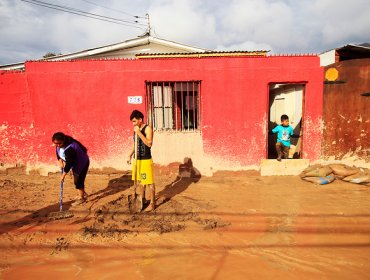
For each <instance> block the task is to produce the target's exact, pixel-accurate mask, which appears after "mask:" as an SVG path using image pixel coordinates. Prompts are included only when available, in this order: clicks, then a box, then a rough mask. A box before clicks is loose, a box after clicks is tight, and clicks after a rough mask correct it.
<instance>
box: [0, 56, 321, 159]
mask: <svg viewBox="0 0 370 280" xmlns="http://www.w3.org/2000/svg"><path fill="white" fill-rule="evenodd" d="M322 77H323V70H322V68H320V66H319V58H318V57H315V56H293V57H290V56H284V57H279V56H277V57H244V58H243V57H217V58H178V59H142V60H96V61H68V62H27V63H26V71H25V73H5V74H3V73H2V74H1V75H0V106H1V107H0V109H1V120H0V125H1V124H6V125H7V127H6V128H5V127H4V126H3V130H4V131H8V132H7V136H5V134H3V133H2V135H1V136H0V141H3V142H4V141H7V139H8V138H9V134H14V133H20V132H16V131H13V130H14V129H20V130H23V131H24V132H23V133H25V136H24V138H22V139H23V140H24V141H23V140H22V141H23V142H22V143H21V142H12V143H11V144H9V146H8V148H13V149H14V151H15V154H16V155H17V160H19V159H20V160H21V161H23V162H29V163H35V162H38V163H40V162H41V163H49V162H51V161H53V160H54V158H53V149H52V147H51V140H50V138H51V135H52V134H53V133H54V132H56V131H64V132H66V133H68V134H71V135H72V136H74V137H75V138H77V139H79V140H80V141H81V142H82V143H84V144H85V145H86V146H88V148H89V151H90V152H89V153H90V157H91V158H92V159H94V160H95V161H97V162H99V161H104V160H105V159H107V158H110V157H112V156H114V155H115V154H117V153H119V152H124V151H125V150H127V149H128V147H129V145H130V144H131V141H132V139H131V134H132V127H131V123H130V121H129V115H130V113H131V111H132V110H133V109H139V110H142V111H144V112H145V107H144V104H143V105H140V106H137V105H131V104H128V102H127V97H128V96H132V95H141V96H143V97H145V81H146V80H150V81H187V80H201V81H202V82H201V83H202V84H201V118H202V123H201V126H202V129H201V131H202V138H203V145H204V151H205V153H206V154H207V155H209V156H211V157H212V156H214V157H217V158H221V159H222V158H224V159H226V160H231V161H235V162H238V163H239V164H241V165H245V166H247V165H252V164H253V165H255V164H259V162H260V160H261V159H263V158H266V141H267V139H266V138H267V136H266V135H267V134H266V129H267V116H268V113H267V112H268V84H269V83H270V82H300V83H301V82H302V83H306V91H305V119H306V124H307V125H306V126H305V128H304V129H305V131H304V133H305V136H304V137H305V138H306V139H309V143H310V144H309V145H305V146H304V147H303V150H304V157H305V158H309V159H312V160H314V159H318V158H319V157H320V146H321V129H320V123H321V119H322V99H323V96H322V94H323V80H322ZM10 137H13V138H14V137H15V136H14V135H13V136H10ZM15 138H19V137H15ZM19 139H20V138H19ZM307 142H308V141H307ZM156 144H158V145H160V143H156ZM27 145H30V146H29V147H28V148H27ZM2 149H3V148H2ZM25 150H27V152H24V151H25ZM0 152H2V154H3V156H2V157H1V158H0V160H1V161H2V162H5V163H7V161H9V160H10V161H11V160H14V158H11V157H5V156H4V153H7V152H8V151H3V150H2V151H0ZM179 161H181V159H179Z"/></svg>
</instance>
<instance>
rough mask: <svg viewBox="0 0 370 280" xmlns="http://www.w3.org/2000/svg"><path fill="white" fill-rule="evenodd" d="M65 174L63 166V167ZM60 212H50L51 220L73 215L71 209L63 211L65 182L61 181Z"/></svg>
mask: <svg viewBox="0 0 370 280" xmlns="http://www.w3.org/2000/svg"><path fill="white" fill-rule="evenodd" d="M61 173H62V174H63V168H62V169H61ZM59 196H60V197H59V212H51V213H50V214H49V219H51V220H60V219H66V218H71V217H73V213H72V212H71V211H69V210H65V211H63V182H62V181H61V182H60V195H59Z"/></svg>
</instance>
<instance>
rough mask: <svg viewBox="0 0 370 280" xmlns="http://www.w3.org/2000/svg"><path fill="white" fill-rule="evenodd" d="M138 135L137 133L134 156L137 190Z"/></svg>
mask: <svg viewBox="0 0 370 280" xmlns="http://www.w3.org/2000/svg"><path fill="white" fill-rule="evenodd" d="M137 137H138V136H137V133H135V145H134V146H135V154H134V157H135V158H134V163H135V168H134V169H135V177H134V178H135V180H134V184H135V188H136V184H137V146H138V143H137V142H138V139H137Z"/></svg>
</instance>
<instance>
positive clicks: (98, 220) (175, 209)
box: [82, 195, 228, 240]
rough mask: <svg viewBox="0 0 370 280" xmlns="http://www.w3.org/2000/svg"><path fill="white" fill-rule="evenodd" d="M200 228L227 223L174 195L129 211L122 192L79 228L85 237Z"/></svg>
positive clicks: (159, 232)
mask: <svg viewBox="0 0 370 280" xmlns="http://www.w3.org/2000/svg"><path fill="white" fill-rule="evenodd" d="M190 224H192V226H197V227H199V228H201V229H203V230H209V229H214V228H217V227H224V226H227V225H228V223H224V222H222V221H220V220H219V219H213V218H210V219H209V218H204V217H203V218H202V217H200V215H199V214H198V213H196V212H194V209H193V208H192V207H190V206H186V205H185V204H182V203H181V202H178V201H176V200H174V199H171V200H168V201H166V200H162V202H160V205H159V207H158V208H157V209H156V210H155V211H153V212H146V211H145V210H144V211H143V212H140V213H135V214H132V213H130V211H129V206H128V199H127V196H126V195H122V196H120V197H119V198H118V199H116V200H114V201H110V202H108V203H107V204H105V205H103V206H101V207H99V208H98V209H97V210H96V211H95V213H94V222H93V223H92V225H91V226H86V227H84V228H83V233H82V235H83V237H84V238H86V239H90V238H95V237H102V238H114V239H117V240H120V239H122V238H123V237H125V236H127V235H138V234H142V233H149V232H155V233H158V234H163V233H168V232H175V231H181V230H184V229H185V228H186V227H187V226H188V225H190Z"/></svg>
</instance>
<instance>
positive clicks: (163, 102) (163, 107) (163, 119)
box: [161, 82, 166, 129]
mask: <svg viewBox="0 0 370 280" xmlns="http://www.w3.org/2000/svg"><path fill="white" fill-rule="evenodd" d="M161 97H162V129H166V123H165V101H164V86H163V82H161Z"/></svg>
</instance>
